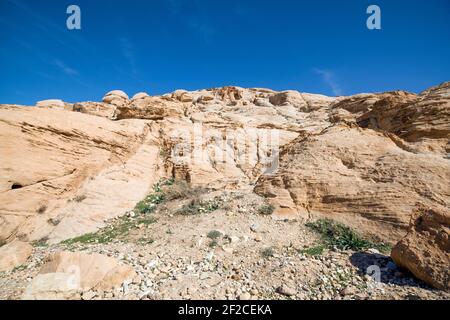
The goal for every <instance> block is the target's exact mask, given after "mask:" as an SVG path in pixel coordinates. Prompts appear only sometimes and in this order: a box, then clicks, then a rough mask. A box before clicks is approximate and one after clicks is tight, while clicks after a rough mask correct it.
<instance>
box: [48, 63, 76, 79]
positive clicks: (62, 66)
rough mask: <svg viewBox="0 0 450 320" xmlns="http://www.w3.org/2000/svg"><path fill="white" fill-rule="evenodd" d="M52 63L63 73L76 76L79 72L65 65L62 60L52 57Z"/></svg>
mask: <svg viewBox="0 0 450 320" xmlns="http://www.w3.org/2000/svg"><path fill="white" fill-rule="evenodd" d="M53 64H54V65H55V66H56V67H58V69H59V70H60V71H61V72H63V73H65V74H66V75H68V76H77V75H78V74H79V72H78V71H77V70H75V69H73V68H71V67H69V66H68V65H66V64H65V63H64V62H62V61H61V60H59V59H54V60H53Z"/></svg>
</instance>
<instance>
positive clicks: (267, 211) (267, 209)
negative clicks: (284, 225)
mask: <svg viewBox="0 0 450 320" xmlns="http://www.w3.org/2000/svg"><path fill="white" fill-rule="evenodd" d="M274 210H275V207H274V206H273V205H271V204H264V205H262V206H260V207H259V208H258V213H259V214H262V215H271V214H272V213H273V211H274Z"/></svg>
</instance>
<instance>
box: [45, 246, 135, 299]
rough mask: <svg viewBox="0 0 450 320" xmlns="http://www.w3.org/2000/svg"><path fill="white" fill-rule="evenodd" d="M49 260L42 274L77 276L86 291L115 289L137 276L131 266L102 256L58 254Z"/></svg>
mask: <svg viewBox="0 0 450 320" xmlns="http://www.w3.org/2000/svg"><path fill="white" fill-rule="evenodd" d="M47 260H48V262H47V263H46V264H45V265H44V266H42V268H41V270H40V274H48V273H66V274H75V275H77V277H78V280H79V287H80V288H81V289H83V290H85V291H86V290H90V289H98V290H110V289H114V288H117V287H120V286H121V285H122V284H123V283H124V282H125V281H127V280H132V279H133V278H134V277H135V276H136V274H135V272H134V270H133V268H132V267H131V266H128V265H122V264H120V263H119V261H118V260H116V259H114V258H111V257H108V256H105V255H101V254H84V253H80V252H58V253H55V254H53V255H51V256H50V257H48V259H47Z"/></svg>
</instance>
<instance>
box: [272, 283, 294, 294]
mask: <svg viewBox="0 0 450 320" xmlns="http://www.w3.org/2000/svg"><path fill="white" fill-rule="evenodd" d="M276 292H277V293H279V294H282V295H283V296H288V297H290V296H293V295H295V294H296V293H297V291H296V290H294V289H293V288H291V287H289V286H287V285H285V284H283V285H281V286H279V287H278V288H277V290H276Z"/></svg>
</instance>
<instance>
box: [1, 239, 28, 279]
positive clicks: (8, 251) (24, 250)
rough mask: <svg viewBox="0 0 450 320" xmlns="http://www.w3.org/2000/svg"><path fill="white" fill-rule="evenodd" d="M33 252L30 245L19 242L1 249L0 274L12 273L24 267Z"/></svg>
mask: <svg viewBox="0 0 450 320" xmlns="http://www.w3.org/2000/svg"><path fill="white" fill-rule="evenodd" d="M32 251H33V247H32V246H31V245H30V244H28V243H26V242H22V241H18V240H14V241H13V242H10V243H8V244H5V245H4V246H2V247H0V272H4V271H11V270H13V269H14V268H16V267H19V266H21V265H23V264H24V263H25V262H27V260H28V257H29V256H30V255H31V252H32Z"/></svg>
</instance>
